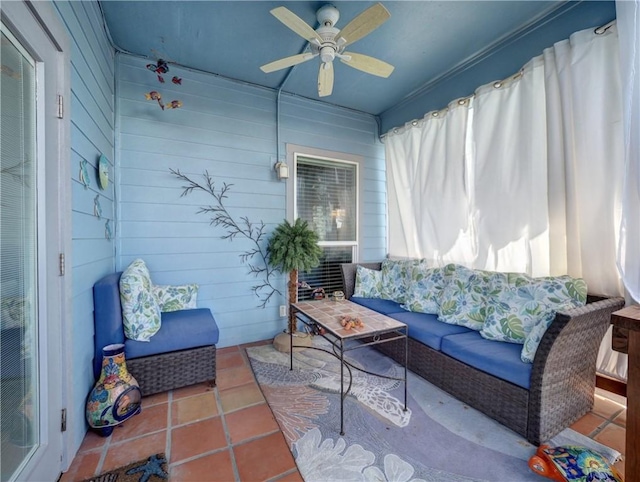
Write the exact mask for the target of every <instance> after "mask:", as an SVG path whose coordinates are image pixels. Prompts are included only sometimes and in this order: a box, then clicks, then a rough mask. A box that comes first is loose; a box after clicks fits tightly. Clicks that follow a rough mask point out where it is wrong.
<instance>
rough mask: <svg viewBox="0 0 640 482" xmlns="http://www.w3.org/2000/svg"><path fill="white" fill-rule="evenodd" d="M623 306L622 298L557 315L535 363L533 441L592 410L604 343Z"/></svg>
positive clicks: (531, 425) (545, 336) (530, 425)
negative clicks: (604, 338)
mask: <svg viewBox="0 0 640 482" xmlns="http://www.w3.org/2000/svg"><path fill="white" fill-rule="evenodd" d="M624 304H625V300H624V298H620V297H614V298H606V299H603V300H601V301H596V302H593V303H587V304H586V305H585V306H581V307H579V308H574V309H571V310H567V311H563V312H558V313H556V317H555V319H554V320H553V322H552V323H551V325H549V328H548V329H547V331H546V333H545V334H544V336H543V337H542V340H541V342H540V345H539V346H538V350H537V351H536V356H535V359H534V360H533V368H532V371H531V388H530V397H529V404H530V407H529V413H530V421H529V427H530V428H529V431H530V432H531V430H534V431H536V432H537V433H530V434H529V436H528V438H529V440H537V441H538V442H544V441H546V439H547V437H548V436H553V435H555V433H557V432H558V431H559V430H558V427H560V429H562V428H564V427H567V426H568V425H570V424H571V423H573V422H574V421H575V420H576V419H577V417H579V416H582V415H583V414H584V413H586V412H588V411H589V410H591V408H592V406H593V393H594V389H595V378H596V358H597V356H598V350H599V348H600V343H601V342H602V338H603V337H604V335H605V333H606V331H607V329H608V328H609V324H610V322H611V313H613V312H614V311H617V310H619V309H620V308H622V307H623V306H624ZM542 414H544V421H543V418H542ZM531 417H536V419H534V420H532V419H531ZM549 434H550V435H549Z"/></svg>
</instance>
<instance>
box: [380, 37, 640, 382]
mask: <svg viewBox="0 0 640 482" xmlns="http://www.w3.org/2000/svg"><path fill="white" fill-rule="evenodd" d="M618 51H619V48H618V37H617V30H616V27H615V25H613V26H611V27H610V28H609V29H607V30H606V31H605V33H603V34H601V35H598V34H596V33H595V32H594V29H588V30H584V31H581V32H577V33H575V34H574V35H572V36H571V38H570V39H569V40H566V41H563V42H559V43H557V44H555V45H554V46H553V47H552V48H549V49H546V50H545V51H544V54H543V55H542V56H539V57H536V58H534V59H532V60H531V61H530V62H529V63H528V64H527V65H525V67H524V68H523V70H522V72H521V73H519V74H518V75H516V76H514V77H512V78H510V79H507V80H506V81H501V82H496V83H492V84H488V85H486V86H482V87H480V88H479V89H478V90H477V91H476V94H475V98H474V99H473V102H472V109H471V111H470V116H471V118H472V122H470V123H469V125H470V126H471V128H468V129H466V130H465V129H459V130H458V131H457V132H456V133H452V132H447V141H446V142H443V141H442V140H440V141H436V140H434V139H432V138H430V137H429V136H425V134H424V130H425V129H426V128H427V126H428V124H429V123H428V122H426V123H423V124H422V125H421V126H416V127H414V128H411V129H408V128H405V130H404V132H402V131H401V132H398V133H389V134H388V136H387V139H386V141H385V143H386V145H387V150H386V155H387V165H388V166H389V172H390V174H389V176H390V179H393V180H395V179H397V178H398V177H399V176H400V175H399V174H398V173H403V174H402V175H403V176H404V178H405V179H406V180H407V181H408V182H409V183H410V186H409V187H410V188H411V191H408V190H406V191H404V195H403V200H402V203H398V204H395V200H394V196H395V195H396V192H397V191H398V190H399V189H401V188H405V187H407V186H398V185H395V186H393V185H392V184H391V182H390V183H389V204H390V210H389V215H390V232H389V246H390V254H392V255H393V254H396V251H398V253H397V254H401V255H402V256H408V257H429V256H428V255H429V254H432V253H434V252H438V253H439V252H440V250H439V243H442V242H443V241H442V239H441V238H438V237H437V236H436V235H434V234H433V232H436V233H439V232H440V229H444V230H445V232H446V233H448V234H450V235H453V233H454V231H455V230H460V226H461V225H464V223H461V222H459V221H458V218H455V217H454V219H455V220H456V222H455V223H453V224H454V226H453V228H452V227H451V226H449V223H448V219H449V218H448V217H443V218H437V217H434V215H433V213H432V209H442V206H440V205H437V204H433V205H432V204H430V203H427V202H426V199H429V200H433V199H435V198H437V197H438V196H439V195H440V193H441V188H439V185H440V183H442V182H444V183H445V184H444V185H447V181H446V178H445V177H440V178H439V179H423V178H419V176H426V175H429V176H432V175H438V174H435V173H434V171H433V170H431V169H424V168H422V166H423V165H425V164H426V165H437V164H439V163H443V162H447V161H448V160H449V159H448V156H449V153H450V151H449V149H453V148H457V147H458V146H459V145H460V144H463V143H464V144H466V145H467V146H468V147H467V149H466V151H465V153H466V155H465V156H464V166H465V167H464V168H465V169H466V170H467V179H469V183H468V185H467V186H466V193H467V196H466V197H464V196H453V197H447V196H442V197H440V198H439V199H442V200H443V201H444V200H446V202H452V203H453V204H454V205H455V206H456V208H455V209H461V208H462V205H465V206H468V209H469V213H470V222H469V224H468V225H466V226H465V227H464V230H463V231H464V232H465V233H467V234H468V235H469V236H470V238H471V239H470V240H468V241H467V243H466V244H467V245H469V246H472V247H474V249H473V250H472V258H471V259H468V258H459V259H451V258H450V259H448V261H457V262H460V263H462V264H466V265H468V266H472V267H477V268H485V269H491V270H497V271H520V272H526V273H528V274H531V275H534V276H543V275H547V274H552V275H558V274H570V275H572V276H577V277H582V278H584V279H585V281H586V282H587V285H588V286H589V291H590V292H592V293H601V294H606V295H621V294H622V293H623V288H622V283H621V280H620V276H619V273H618V270H617V267H616V259H617V251H618V250H617V246H618V241H619V228H620V222H621V214H622V211H621V206H622V188H623V182H624V175H623V173H624V155H623V153H624V148H623V146H624V144H623V130H622V102H621V99H622V93H621V82H620V74H619V72H620V70H619V67H620V66H619V56H618ZM635 55H637V53H636V54H635ZM449 114H451V111H450V112H449ZM447 116H448V115H447ZM451 126H453V124H452V125H451ZM409 133H410V138H411V141H409V140H408V139H409ZM425 139H429V142H428V143H424V141H425ZM397 145H403V146H405V148H404V149H398V148H396V147H395V146H397ZM409 145H410V146H411V147H410V148H409V147H406V146H409ZM434 146H438V149H435V148H434ZM443 149H444V150H443ZM407 152H411V153H412V154H413V153H419V154H418V155H416V156H414V157H411V159H409V158H407V157H406V153H407ZM451 152H453V151H451ZM456 159H457V158H456ZM409 166H411V167H409ZM440 175H441V174H440ZM441 176H442V175H441ZM636 180H637V178H636ZM636 187H637V184H636ZM417 188H418V189H420V190H423V189H433V190H434V192H430V193H425V192H423V191H420V192H418V191H417V190H416V189H417ZM636 193H637V190H636ZM636 196H637V194H636ZM636 200H637V197H636ZM391 206H393V210H392V208H391ZM404 206H411V209H410V210H409V211H404V212H402V213H401V211H403V210H404ZM636 207H637V204H636ZM449 209H453V208H449ZM407 212H411V213H412V214H411V215H407ZM636 213H637V211H636ZM394 215H398V216H404V217H403V218H402V223H394V219H393V216H394ZM411 216H413V219H411ZM425 218H427V219H429V222H437V223H439V224H437V225H435V227H433V228H431V227H430V228H429V229H422V230H421V228H420V226H423V224H424V222H425V221H424V219H425ZM635 221H636V222H637V221H638V217H637V216H636V218H635ZM416 226H418V227H416ZM405 227H409V228H408V230H406V229H405ZM418 232H420V233H422V237H421V236H420V235H418V234H417V233H418ZM424 237H427V238H428V240H426V241H425V240H424V239H423V238H424ZM407 239H411V240H412V242H411V243H409V242H407V241H406V240H407ZM450 244H451V241H450V240H449V241H448V244H447V245H450ZM454 244H455V243H454ZM630 246H631V245H630ZM636 246H637V244H636ZM425 247H428V249H427V253H425V249H424V248H425ZM400 251H401V253H400ZM634 254H635V253H634ZM610 344H611V342H610V338H606V339H605V341H604V342H603V345H602V349H601V353H600V356H599V370H600V371H601V372H604V373H607V374H609V375H612V376H614V377H618V378H625V377H626V360H625V358H626V357H624V356H619V355H618V354H617V353H616V352H613V351H612V350H611V348H610Z"/></svg>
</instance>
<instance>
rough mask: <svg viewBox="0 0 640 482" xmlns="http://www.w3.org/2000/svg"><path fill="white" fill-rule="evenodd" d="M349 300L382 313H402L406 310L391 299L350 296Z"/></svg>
mask: <svg viewBox="0 0 640 482" xmlns="http://www.w3.org/2000/svg"><path fill="white" fill-rule="evenodd" d="M349 301H352V302H354V303H358V304H359V305H362V306H364V307H365V308H369V309H370V310H373V311H377V312H378V313H382V314H383V315H388V314H389V313H404V312H406V311H407V310H405V309H404V308H402V306H400V303H396V302H395V301H392V300H383V299H381V298H360V297H359V296H352V297H351V298H349Z"/></svg>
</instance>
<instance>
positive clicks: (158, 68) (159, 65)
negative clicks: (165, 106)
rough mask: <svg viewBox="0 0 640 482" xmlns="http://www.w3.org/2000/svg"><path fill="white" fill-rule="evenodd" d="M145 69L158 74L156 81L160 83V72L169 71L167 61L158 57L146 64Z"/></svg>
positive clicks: (162, 79) (161, 80) (162, 82)
mask: <svg viewBox="0 0 640 482" xmlns="http://www.w3.org/2000/svg"><path fill="white" fill-rule="evenodd" d="M147 69H149V70H150V71H152V72H155V73H156V75H157V76H158V81H159V82H160V83H161V84H164V77H162V74H166V73H167V72H169V65H167V62H166V61H165V60H162V59H158V61H157V62H156V63H155V64H147Z"/></svg>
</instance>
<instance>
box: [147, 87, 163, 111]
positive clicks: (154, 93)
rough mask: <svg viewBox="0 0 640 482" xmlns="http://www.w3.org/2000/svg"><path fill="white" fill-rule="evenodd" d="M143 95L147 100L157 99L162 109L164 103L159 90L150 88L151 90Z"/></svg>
mask: <svg viewBox="0 0 640 482" xmlns="http://www.w3.org/2000/svg"><path fill="white" fill-rule="evenodd" d="M144 97H145V98H146V99H147V100H157V101H158V105H159V106H160V108H161V109H162V110H164V104H163V103H162V94H160V92H158V91H156V90H152V91H151V92H147V93H146V94H144Z"/></svg>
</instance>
